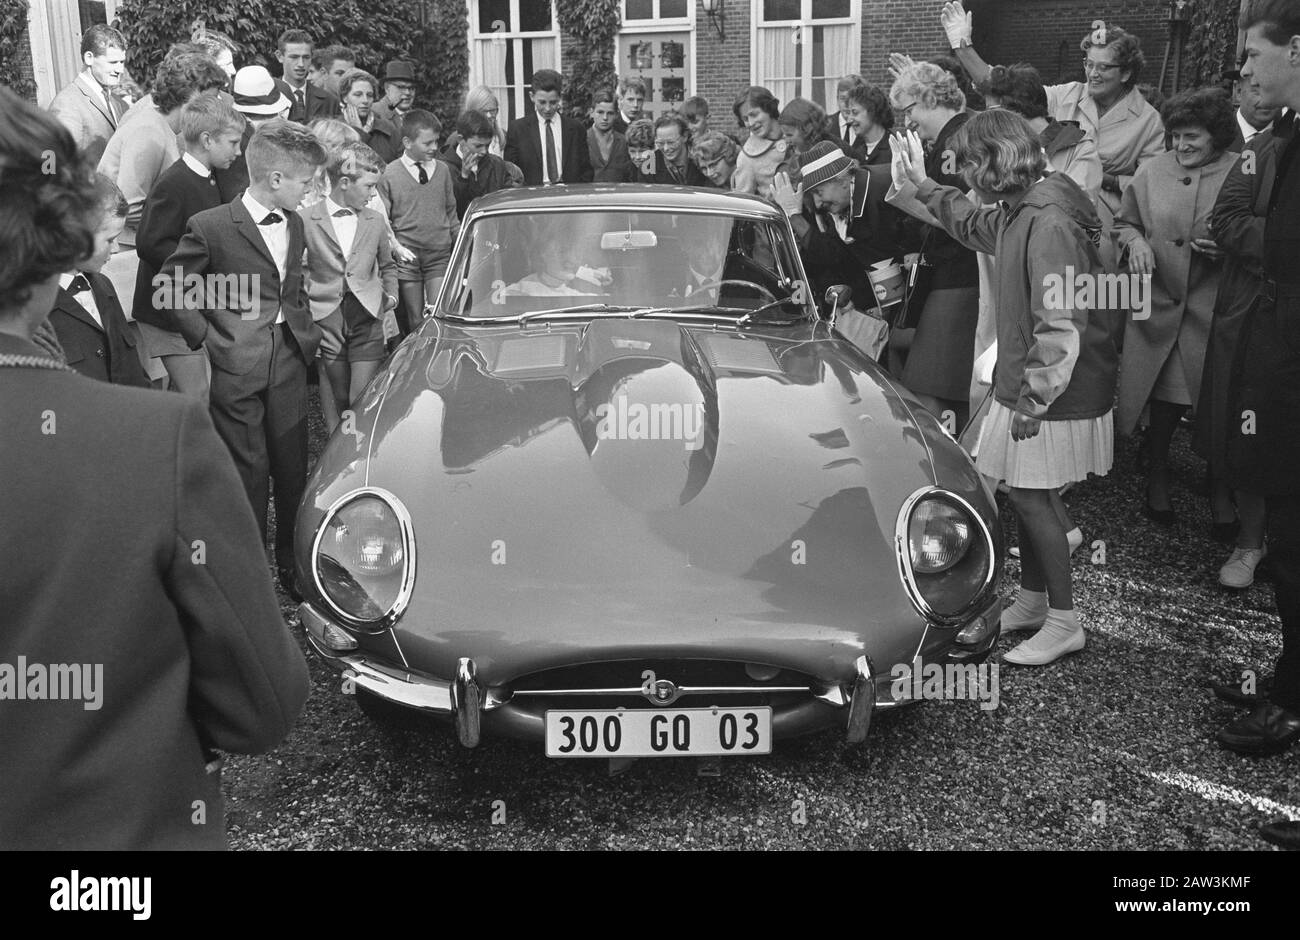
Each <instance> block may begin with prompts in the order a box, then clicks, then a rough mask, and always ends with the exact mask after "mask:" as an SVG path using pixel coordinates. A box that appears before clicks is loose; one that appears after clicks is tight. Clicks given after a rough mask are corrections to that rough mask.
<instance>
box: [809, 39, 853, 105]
mask: <svg viewBox="0 0 1300 940" xmlns="http://www.w3.org/2000/svg"><path fill="white" fill-rule="evenodd" d="M820 32H821V34H822V63H823V65H822V75H821V76H819V78H817V79H814V82H815V84H816V85H817V90H818V91H820V92H821V94H820V96H814V98H813V100H814V101H816V102H817V103H818V104H819V105H821V106H822V107H823V108H826V109H827V111H833V110H835V109H836V108H837V107H838V104H837V103H836V100H835V85H836V84H837V83H838V82H839V80H840V78H841V77H842V76H844V75H849V74H852V73H856V72H858V71H859V69H860V63H859V62H858V57H857V54H856V52H857V50H855V49H854V48H853V47H854V45H855V43H854V42H853V39H854V28H853V27H852V26H850V25H847V24H846V25H843V26H823V27H820Z"/></svg>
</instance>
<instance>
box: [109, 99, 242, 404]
mask: <svg viewBox="0 0 1300 940" xmlns="http://www.w3.org/2000/svg"><path fill="white" fill-rule="evenodd" d="M247 124H248V122H247V121H246V120H245V118H244V116H243V115H242V114H240V113H239V112H238V111H236V110H234V108H233V107H231V105H230V104H229V102H227V101H226V100H225V99H224V98H222V97H220V96H219V95H218V94H217V93H216V92H204V93H203V94H201V95H198V96H197V97H196V98H194V100H192V101H190V102H189V103H188V104H187V105H185V108H184V110H182V111H181V138H182V139H183V141H184V146H185V150H184V152H183V153H182V154H181V158H180V159H179V160H177V161H176V162H175V163H173V164H172V165H171V166H169V167H168V168H167V169H166V170H164V171H163V173H162V175H161V176H160V177H158V182H156V183H154V186H153V189H151V190H150V191H149V197H148V198H147V199H146V200H145V203H144V212H143V213H141V215H140V228H139V229H138V230H137V231H136V236H135V249H136V252H137V253H138V254H139V256H140V266H139V267H138V268H137V269H136V276H135V300H134V303H133V304H132V307H133V309H134V312H135V319H136V322H137V323H139V325H140V337H141V339H143V340H144V347H145V351H146V352H147V353H148V354H149V356H150V357H156V358H158V359H161V360H162V364H163V368H164V369H166V370H167V377H168V379H170V381H171V387H172V388H173V389H175V390H176V391H178V392H180V393H182V394H184V395H193V396H195V397H196V398H198V399H200V400H202V401H204V402H206V401H207V398H208V362H207V357H206V356H205V355H204V353H203V350H202V349H199V350H197V351H196V350H193V349H190V347H189V344H188V343H186V342H185V337H183V336H181V334H180V332H179V330H177V328H176V324H175V322H174V321H173V320H172V318H171V314H170V313H169V310H168V307H169V305H168V304H166V303H158V302H156V301H159V300H162V298H159V297H156V296H155V295H156V288H157V287H159V286H162V285H161V284H160V283H156V282H157V277H158V272H159V269H160V268H161V267H162V265H163V263H164V262H165V261H166V260H167V259H168V258H169V257H171V253H172V252H173V251H175V250H176V245H177V244H178V243H179V242H180V240H181V236H182V235H184V234H185V227H186V225H188V224H189V221H190V218H191V217H192V216H194V215H197V214H198V213H200V212H202V211H203V210H204V209H213V208H216V207H217V206H219V205H221V202H222V199H221V193H220V191H219V189H218V186H217V181H216V174H215V171H216V170H224V169H227V168H229V166H230V165H231V163H233V162H234V160H235V158H236V157H237V156H239V148H240V142H241V141H242V140H243V134H244V129H245V127H246V126H247Z"/></svg>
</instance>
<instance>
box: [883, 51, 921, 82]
mask: <svg viewBox="0 0 1300 940" xmlns="http://www.w3.org/2000/svg"><path fill="white" fill-rule="evenodd" d="M915 64H916V62H915V60H914V59H913V58H912V57H911V56H910V55H904V54H903V53H901V52H891V53H890V54H889V74H890V76H891V77H892V78H893V79H894V81H898V76H899V75H901V74H902V72H903V69H905V68H907V67H909V66H912V65H915Z"/></svg>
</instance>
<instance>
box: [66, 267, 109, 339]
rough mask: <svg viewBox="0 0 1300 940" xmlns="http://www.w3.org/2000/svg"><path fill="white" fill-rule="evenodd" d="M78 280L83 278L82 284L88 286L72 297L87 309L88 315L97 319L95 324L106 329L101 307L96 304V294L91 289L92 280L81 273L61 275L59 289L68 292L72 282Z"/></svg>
mask: <svg viewBox="0 0 1300 940" xmlns="http://www.w3.org/2000/svg"><path fill="white" fill-rule="evenodd" d="M77 278H81V280H82V282H83V283H84V284H85V285H86V286H85V287H84V288H83V289H82V290H80V291H78V292H77V293H75V294H73V295H72V296H73V298H74V299H75V300H76V301H77V303H79V304H81V306H82V307H84V308H85V310H86V312H87V313H89V314H90V315H91V316H92V317H94V318H95V322H96V323H98V324H99V328H100V329H101V330H102V329H103V328H104V318H103V317H102V316H100V313H99V306H98V305H97V304H96V303H95V292H94V291H93V290H91V289H90V278H88V277H86V275H84V274H81V273H74V274H60V275H59V287H61V288H63V289H64V290H68V289H69V288H70V287H71V285H72V282H73V281H75V280H76V279H77Z"/></svg>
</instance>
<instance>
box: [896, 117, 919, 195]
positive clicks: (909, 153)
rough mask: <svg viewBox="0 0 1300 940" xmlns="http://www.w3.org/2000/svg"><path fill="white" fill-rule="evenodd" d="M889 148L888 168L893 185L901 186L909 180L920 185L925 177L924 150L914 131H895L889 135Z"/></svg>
mask: <svg viewBox="0 0 1300 940" xmlns="http://www.w3.org/2000/svg"><path fill="white" fill-rule="evenodd" d="M889 149H890V153H891V160H890V163H889V169H890V174H891V175H892V176H893V180H894V185H895V186H897V187H900V188H901V187H902V186H903V184H905V183H908V182H910V183H912V184H914V185H916V186H920V185H921V183H922V182H924V180H925V178H926V176H925V150H924V149H923V148H922V146H921V138H920V137H918V136H917V135H916V131H895V132H894V133H893V134H891V135H890V137H889Z"/></svg>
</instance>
